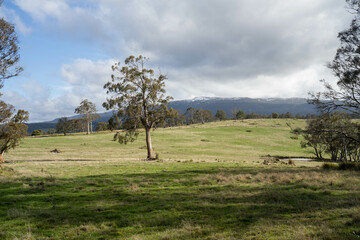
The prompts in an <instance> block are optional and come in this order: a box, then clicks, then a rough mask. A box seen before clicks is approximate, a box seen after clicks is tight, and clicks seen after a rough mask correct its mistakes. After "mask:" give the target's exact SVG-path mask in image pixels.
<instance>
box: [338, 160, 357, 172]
mask: <svg viewBox="0 0 360 240" xmlns="http://www.w3.org/2000/svg"><path fill="white" fill-rule="evenodd" d="M339 170H355V171H360V163H358V162H342V163H340V164H339Z"/></svg>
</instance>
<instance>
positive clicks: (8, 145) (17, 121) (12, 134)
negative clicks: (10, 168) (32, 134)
mask: <svg viewBox="0 0 360 240" xmlns="http://www.w3.org/2000/svg"><path fill="white" fill-rule="evenodd" d="M12 109H13V108H12V106H10V105H9V107H8V110H9V111H12ZM28 120H29V113H28V112H27V111H24V110H18V112H17V113H16V114H15V115H14V116H13V117H12V118H11V119H9V120H8V121H7V122H5V123H4V124H2V125H1V126H0V162H3V158H2V155H3V154H4V153H6V152H8V151H9V150H10V149H14V148H15V147H17V146H18V145H19V143H20V141H21V139H22V138H24V137H25V136H26V135H27V129H28V127H27V126H26V125H25V124H24V122H27V121H28Z"/></svg>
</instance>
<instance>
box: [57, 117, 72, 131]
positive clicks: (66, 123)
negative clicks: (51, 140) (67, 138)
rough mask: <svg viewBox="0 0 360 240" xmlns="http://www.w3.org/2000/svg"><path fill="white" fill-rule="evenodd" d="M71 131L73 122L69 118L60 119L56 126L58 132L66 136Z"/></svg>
mask: <svg viewBox="0 0 360 240" xmlns="http://www.w3.org/2000/svg"><path fill="white" fill-rule="evenodd" d="M70 131H71V122H70V120H68V118H67V117H62V118H59V120H58V122H57V124H56V132H58V133H63V134H64V135H66V134H67V133H69V132H70Z"/></svg>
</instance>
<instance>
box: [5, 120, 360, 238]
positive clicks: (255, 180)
mask: <svg viewBox="0 0 360 240" xmlns="http://www.w3.org/2000/svg"><path fill="white" fill-rule="evenodd" d="M291 121H292V122H293V124H294V125H303V124H304V122H303V121H295V120H291ZM111 138H112V134H96V135H91V136H84V135H76V136H67V137H51V138H27V139H25V141H24V143H23V144H22V145H21V147H19V148H18V149H16V150H15V151H12V152H11V153H9V154H8V155H6V156H5V158H6V160H7V161H9V162H10V163H8V164H6V166H7V167H11V168H13V169H14V170H15V172H11V171H3V172H2V173H1V174H0V184H1V185H0V186H1V188H0V239H239V238H241V239H309V238H312V239H324V238H328V239H355V238H357V235H358V234H359V235H360V214H359V210H360V208H359V206H360V201H359V199H360V193H359V189H360V187H359V186H360V178H359V176H360V174H359V173H357V172H338V171H337V172H334V171H324V170H321V169H320V168H319V167H318V165H320V164H319V163H316V162H311V163H310V162H309V163H306V162H305V163H297V166H288V165H270V166H265V165H262V164H261V162H262V160H261V159H260V157H259V156H262V155H266V154H271V155H281V156H310V153H309V152H308V150H306V149H301V148H300V147H299V141H300V140H294V139H291V138H290V134H289V128H288V127H287V126H286V121H285V120H266V121H264V120H249V121H243V122H242V121H236V122H234V121H227V122H221V123H211V124H206V125H196V126H191V127H182V128H173V129H159V130H157V131H155V132H154V133H153V141H154V146H155V149H156V150H155V151H156V152H159V153H160V158H161V159H163V161H159V162H146V161H140V159H142V158H143V157H144V156H146V149H144V140H143V136H141V139H139V140H138V141H136V142H134V143H132V144H128V145H119V144H118V143H115V142H112V141H111ZM54 148H58V149H60V150H62V151H63V152H62V153H60V154H55V153H50V152H49V151H50V150H52V149H54ZM0 171H1V170H0Z"/></svg>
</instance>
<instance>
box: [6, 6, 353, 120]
mask: <svg viewBox="0 0 360 240" xmlns="http://www.w3.org/2000/svg"><path fill="white" fill-rule="evenodd" d="M0 15H1V16H2V17H4V18H5V19H7V20H8V21H9V22H12V23H14V24H15V26H16V31H17V33H18V36H19V39H20V43H19V44H20V48H21V52H20V54H21V65H22V66H23V67H24V69H25V71H24V72H23V73H22V75H21V76H20V77H17V78H13V79H10V80H8V81H7V82H5V87H4V88H3V89H2V92H3V94H4V95H3V99H4V100H5V101H6V102H9V103H11V104H13V105H14V106H15V107H16V108H22V109H26V110H28V111H29V112H30V119H31V122H36V121H45V120H52V119H54V118H56V117H60V116H71V115H74V109H75V107H77V106H78V105H79V103H80V102H81V100H83V99H85V98H87V99H89V100H90V101H93V102H94V103H96V105H97V108H98V110H99V112H103V111H105V109H103V108H102V107H101V104H102V103H103V102H104V101H105V99H106V94H105V91H104V90H103V85H104V84H105V83H106V82H107V81H109V80H110V75H111V65H112V64H113V63H114V62H116V61H121V62H122V61H123V60H124V59H125V58H126V57H127V56H129V55H139V54H141V55H144V56H147V57H149V58H150V65H151V67H153V68H154V69H160V70H161V73H164V74H166V75H167V76H168V80H167V82H166V89H167V92H168V94H169V95H171V96H173V97H174V98H175V99H189V98H194V97H200V96H208V97H282V98H285V97H306V96H307V92H309V91H318V90H320V89H321V84H320V83H319V80H320V79H323V78H326V79H328V80H329V81H333V82H334V81H335V79H333V78H332V76H331V73H330V72H329V70H328V69H327V68H326V67H325V65H326V63H327V62H329V61H331V60H332V58H333V56H334V54H335V51H336V49H337V47H338V46H339V41H338V39H337V38H336V36H337V33H338V32H339V31H341V30H344V29H346V28H347V27H348V26H349V24H350V21H351V18H352V16H351V14H349V13H348V12H347V11H346V9H345V1H343V0H316V1H313V0H298V1H289V0H181V1H179V0H133V1H125V0H5V2H4V4H3V6H1V8H0Z"/></svg>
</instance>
